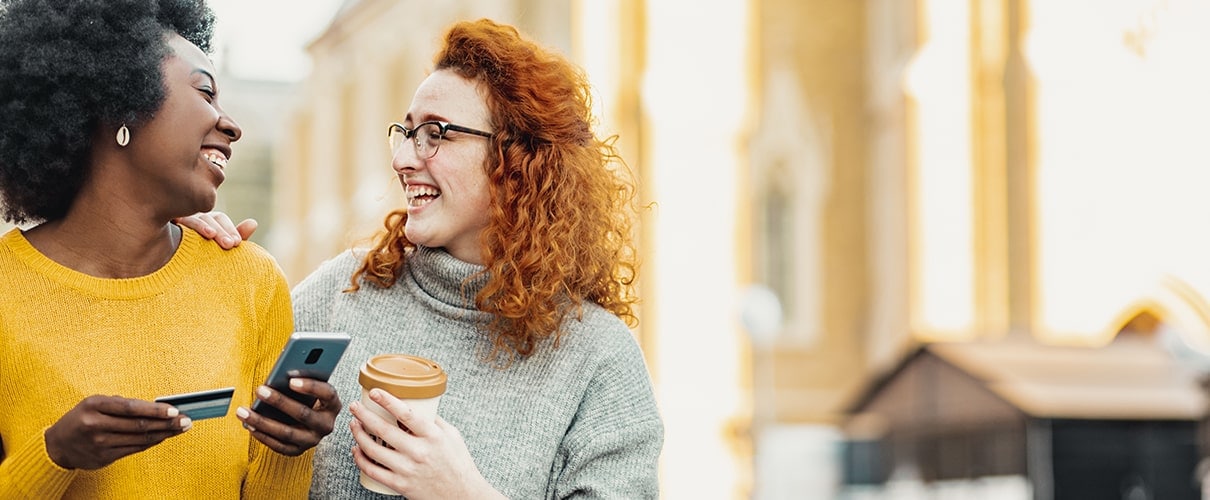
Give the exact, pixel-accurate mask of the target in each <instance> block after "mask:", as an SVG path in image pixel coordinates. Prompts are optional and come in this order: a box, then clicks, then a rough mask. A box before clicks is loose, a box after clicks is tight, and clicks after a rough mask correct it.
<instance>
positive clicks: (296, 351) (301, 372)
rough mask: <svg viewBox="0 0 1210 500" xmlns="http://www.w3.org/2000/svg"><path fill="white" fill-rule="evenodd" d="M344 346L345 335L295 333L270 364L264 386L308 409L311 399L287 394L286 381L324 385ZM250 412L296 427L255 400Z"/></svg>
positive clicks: (336, 333)
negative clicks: (320, 383)
mask: <svg viewBox="0 0 1210 500" xmlns="http://www.w3.org/2000/svg"><path fill="white" fill-rule="evenodd" d="M348 346H349V335H348V334H345V333H339V332H295V333H294V335H291V336H290V340H288V341H286V347H285V348H284V349H282V351H281V354H280V355H279V356H278V357H277V362H276V363H274V364H273V370H272V371H270V372H269V379H268V380H266V381H265V385H267V386H269V387H272V388H274V389H276V390H277V391H278V392H281V393H282V394H284V395H286V396H288V397H290V398H292V399H294V400H295V401H298V402H300V403H302V404H304V405H307V406H311V405H312V404H314V403H315V397H314V396H311V395H309V394H300V393H297V392H294V391H292V390H290V379H291V378H295V377H302V378H313V379H315V380H321V381H324V382H327V381H328V377H331V376H332V371H333V370H335V369H336V364H337V363H339V362H340V357H341V356H343V355H344V352H345V348H346V347H348ZM252 411H255V412H257V413H259V414H261V415H263V416H266V417H269V418H271V419H273V420H277V421H278V422H284V423H286V424H289V425H297V424H298V421H296V420H294V417H291V416H289V415H286V414H285V413H284V412H282V411H281V410H278V409H277V408H276V407H274V406H272V405H269V404H267V403H265V402H263V401H261V400H259V399H257V400H255V401H253V402H252Z"/></svg>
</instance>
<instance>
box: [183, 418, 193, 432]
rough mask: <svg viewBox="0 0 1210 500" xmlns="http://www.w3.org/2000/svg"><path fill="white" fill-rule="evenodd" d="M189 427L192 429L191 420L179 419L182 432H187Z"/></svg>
mask: <svg viewBox="0 0 1210 500" xmlns="http://www.w3.org/2000/svg"><path fill="white" fill-rule="evenodd" d="M191 427H193V420H192V419H190V418H189V417H185V418H182V419H181V430H183V431H187V430H189V429H190V428H191Z"/></svg>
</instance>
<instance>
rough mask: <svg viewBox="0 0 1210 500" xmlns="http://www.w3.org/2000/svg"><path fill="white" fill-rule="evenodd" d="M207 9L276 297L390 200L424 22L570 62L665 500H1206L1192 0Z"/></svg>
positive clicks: (1207, 186) (1206, 237) (239, 196)
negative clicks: (614, 168)
mask: <svg viewBox="0 0 1210 500" xmlns="http://www.w3.org/2000/svg"><path fill="white" fill-rule="evenodd" d="M210 4H211V5H212V7H213V8H214V10H215V11H216V14H217V17H218V20H219V30H218V43H217V49H216V51H215V53H214V54H213V56H214V60H215V62H216V64H217V66H218V67H219V68H220V72H221V73H222V74H221V75H220V82H219V85H220V87H221V89H222V91H221V92H222V99H223V102H224V106H225V107H226V108H227V110H228V111H229V112H230V113H231V114H232V115H233V116H234V117H235V119H236V120H237V121H238V122H239V123H240V124H241V125H242V127H243V130H244V138H243V139H242V140H241V141H240V142H239V143H238V144H236V147H235V154H234V156H233V158H232V160H231V163H230V165H229V168H228V174H229V176H228V180H227V182H226V184H224V186H223V188H222V189H221V190H220V206H219V209H221V210H224V211H225V212H227V213H228V214H230V215H231V217H232V218H233V219H236V220H239V219H242V218H246V217H253V218H256V219H258V220H259V221H260V223H261V227H260V230H259V231H258V232H257V233H256V235H255V237H254V241H256V242H258V243H260V244H262V245H264V246H265V247H267V248H268V249H269V251H270V253H272V254H273V255H274V256H275V257H276V258H277V259H278V261H279V263H280V264H281V266H282V268H283V269H284V270H285V272H286V274H287V276H288V278H289V280H290V281H291V283H297V282H298V281H300V280H301V279H302V278H303V277H305V276H306V275H307V274H308V273H309V272H311V271H312V270H314V269H315V268H316V267H317V266H318V264H319V263H320V262H322V261H323V260H324V259H327V258H330V257H332V256H334V255H336V254H337V253H338V252H339V251H341V250H342V249H344V248H347V247H348V246H349V245H356V244H360V243H363V242H364V241H366V240H367V239H368V238H369V237H371V236H372V235H373V234H374V233H375V231H377V230H378V228H380V227H381V221H382V218H383V215H385V214H386V213H387V211H388V210H390V209H391V208H392V207H396V206H399V205H401V203H402V197H401V191H400V187H399V185H398V181H397V179H396V177H395V175H394V173H393V172H392V171H391V169H390V165H389V160H390V159H389V153H388V148H387V146H386V140H385V139H386V132H385V130H386V124H387V123H388V122H390V121H395V120H401V119H402V116H403V114H404V113H405V111H406V109H407V107H408V105H409V103H410V100H411V96H412V92H413V90H414V89H415V87H416V85H417V84H418V83H419V82H420V81H421V80H422V79H423V78H424V77H425V76H426V74H427V73H426V72H427V70H428V69H429V67H430V65H431V57H432V55H433V53H434V51H435V50H436V48H437V47H438V44H439V42H440V37H441V35H442V34H443V32H444V29H445V28H446V27H447V26H448V25H449V24H450V23H452V22H454V21H457V20H462V19H478V18H481V17H489V18H493V19H495V20H498V21H502V22H506V23H510V24H514V25H515V26H517V27H518V28H520V29H521V30H522V31H523V32H524V33H525V34H527V35H529V36H530V37H531V38H533V39H535V40H536V41H538V42H540V43H542V44H543V45H546V46H548V47H551V48H554V49H556V50H557V51H559V52H561V53H563V54H564V55H566V56H567V57H568V58H570V59H572V60H573V61H575V62H577V63H578V64H579V65H580V66H582V67H583V68H584V69H585V70H586V71H587V73H588V75H589V76H590V78H591V80H592V81H593V83H594V86H595V91H596V95H595V100H594V103H595V105H596V107H597V110H598V116H599V117H600V120H601V121H600V123H599V124H598V125H599V130H600V131H601V132H602V133H603V134H605V135H610V134H617V135H618V136H619V140H618V145H619V146H620V149H621V151H622V154H623V157H624V158H625V159H626V160H627V162H628V164H629V166H630V167H631V168H632V169H633V170H634V171H635V172H636V174H637V176H638V177H639V179H640V194H641V200H640V204H641V205H642V206H643V207H644V209H643V211H642V213H641V221H640V224H639V225H638V227H639V231H640V234H639V241H640V245H641V247H640V251H641V254H642V259H643V267H642V268H641V274H640V276H641V280H640V284H641V292H640V293H641V297H642V304H641V313H640V326H639V328H638V329H637V330H636V332H635V334H636V336H637V338H638V339H639V341H640V343H641V345H642V346H643V349H644V351H645V353H646V356H647V362H648V366H649V368H650V370H651V373H652V376H653V379H654V382H655V387H656V396H657V399H658V401H659V402H660V405H661V411H662V413H663V416H664V419H665V424H666V428H667V433H666V443H665V448H664V452H663V456H662V463H661V471H660V473H661V483H662V493H663V497H664V498H669V499H701V498H721V499H733V498H756V499H816V498H819V499H829V498H837V499H862V500H865V499H870V500H873V499H969V498H986V499H1039V500H1049V499H1118V498H1121V499H1132V500H1134V499H1140V500H1141V499H1159V500H1167V499H1195V498H1203V496H1202V488H1203V486H1202V476H1204V475H1206V473H1207V467H1206V466H1204V465H1202V464H1203V463H1204V462H1203V455H1204V454H1205V452H1204V450H1203V448H1204V447H1205V446H1204V442H1210V441H1205V440H1204V438H1203V437H1202V436H1203V434H1205V432H1204V430H1203V425H1202V421H1203V420H1204V419H1205V416H1206V410H1207V408H1206V391H1205V390H1204V388H1203V380H1204V377H1205V375H1206V374H1207V372H1208V371H1210V370H1208V369H1210V363H1208V362H1207V359H1208V358H1207V356H1206V353H1207V352H1210V302H1208V300H1210V195H1207V193H1208V192H1210V147H1208V146H1207V145H1208V144H1210V65H1208V64H1206V62H1205V61H1206V59H1205V58H1206V54H1207V52H1208V51H1210V29H1207V27H1210V0H710V1H690V0H441V1H435V2H434V1H428V2H420V1H414V0H344V1H341V0H292V1H291V0H256V1H240V0H210Z"/></svg>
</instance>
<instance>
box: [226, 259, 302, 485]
mask: <svg viewBox="0 0 1210 500" xmlns="http://www.w3.org/2000/svg"><path fill="white" fill-rule="evenodd" d="M265 308H266V309H265V310H266V314H265V316H264V317H263V319H262V321H261V323H260V324H258V325H256V327H257V328H258V329H259V333H260V335H261V336H260V340H259V342H258V345H257V352H258V359H257V360H256V362H255V363H252V365H251V366H254V373H253V374H252V376H253V377H254V379H253V380H255V381H257V382H255V383H261V381H264V380H265V378H266V377H268V375H269V371H270V370H271V369H272V366H273V363H274V362H275V361H276V360H277V355H278V353H279V352H280V350H281V348H282V346H283V345H285V343H286V340H287V339H288V338H289V337H290V334H291V333H293V331H294V323H293V318H292V314H293V313H292V311H291V307H290V292H289V287H288V285H287V284H286V280H285V278H284V277H283V276H281V274H280V273H277V276H276V277H275V282H274V285H273V294H272V296H271V297H270V298H269V300H268V304H267V305H266V306H265ZM249 446H250V448H249V450H248V454H249V458H250V464H249V466H248V476H247V478H246V479H245V480H244V486H243V491H242V494H241V497H242V498H245V499H256V498H265V499H278V498H306V497H307V490H308V489H309V488H310V486H311V457H312V456H313V455H314V454H315V449H314V448H312V449H310V450H307V451H306V452H304V453H303V454H301V455H299V456H297V457H288V456H285V455H282V454H280V453H277V452H275V451H273V450H271V449H269V447H267V446H265V445H264V444H262V443H261V442H260V441H257V440H256V439H255V438H252V439H250V445H249Z"/></svg>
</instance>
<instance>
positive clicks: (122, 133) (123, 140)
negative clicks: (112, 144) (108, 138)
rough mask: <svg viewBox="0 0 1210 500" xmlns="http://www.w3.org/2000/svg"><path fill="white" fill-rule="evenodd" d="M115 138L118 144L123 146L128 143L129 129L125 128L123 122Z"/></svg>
mask: <svg viewBox="0 0 1210 500" xmlns="http://www.w3.org/2000/svg"><path fill="white" fill-rule="evenodd" d="M116 139H117V140H118V145H119V146H123V147H125V146H126V145H127V144H130V129H128V128H126V124H125V123H123V124H122V128H119V129H118V136H117V137H116Z"/></svg>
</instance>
